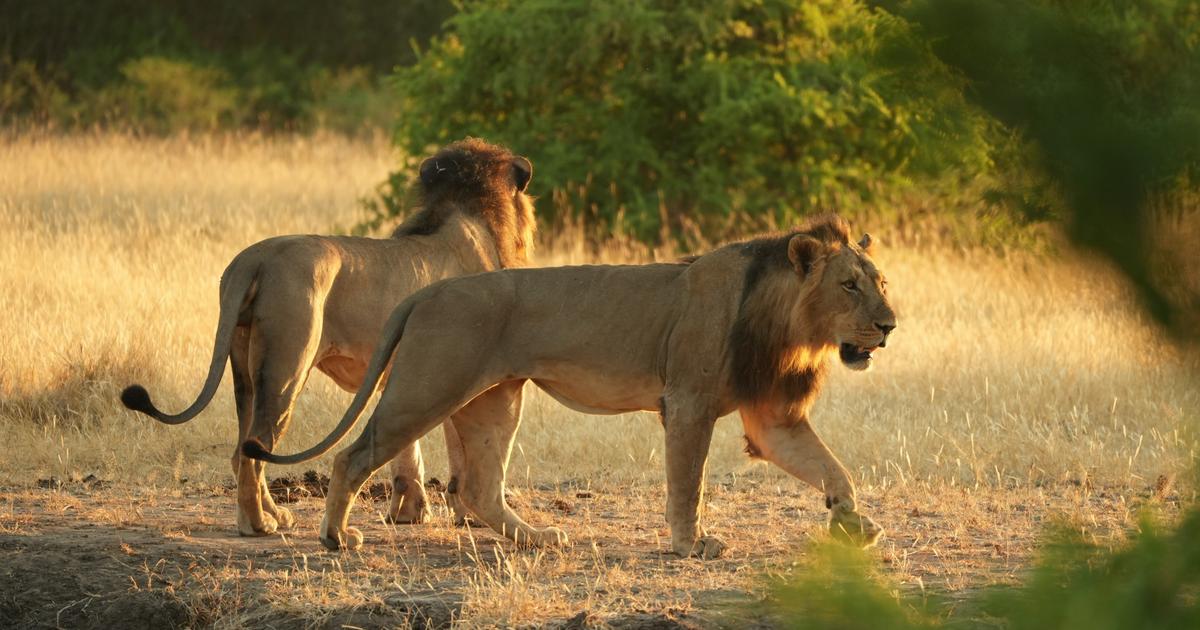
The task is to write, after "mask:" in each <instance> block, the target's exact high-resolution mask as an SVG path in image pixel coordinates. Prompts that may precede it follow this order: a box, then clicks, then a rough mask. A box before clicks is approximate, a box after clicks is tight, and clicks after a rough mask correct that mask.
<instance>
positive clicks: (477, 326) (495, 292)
mask: <svg viewBox="0 0 1200 630" xmlns="http://www.w3.org/2000/svg"><path fill="white" fill-rule="evenodd" d="M870 246H871V239H870V237H869V236H864V237H863V238H862V240H861V241H859V242H858V243H855V242H853V241H852V240H851V239H850V236H849V230H848V226H847V225H846V224H845V222H843V221H841V220H840V219H837V218H829V219H825V220H822V221H819V222H816V223H814V224H812V225H810V226H809V227H807V228H805V229H803V230H799V231H796V232H793V233H791V234H786V235H782V236H778V237H771V238H764V239H759V240H754V241H748V242H742V243H735V244H732V245H728V246H726V247H723V248H721V249H718V250H716V251H714V252H712V253H709V254H707V255H704V256H700V257H698V258H695V259H693V260H691V261H690V262H687V263H679V264H650V265H626V266H583V267H560V268H547V269H512V270H503V271H497V272H494V273H487V274H480V275H475V276H467V277H464V278H455V279H451V280H447V281H445V282H440V283H438V284H435V285H432V286H430V287H428V288H426V289H423V290H421V291H419V292H417V293H416V294H414V295H413V296H412V297H410V298H409V299H407V300H405V301H404V302H403V303H402V304H400V306H398V307H397V308H396V310H395V311H394V312H393V313H392V316H391V318H390V319H389V320H388V323H387V324H386V325H385V326H384V331H383V335H382V338H381V340H380V344H379V346H378V348H377V349H376V351H375V354H374V356H373V357H372V358H371V363H370V366H369V368H368V371H367V374H366V375H365V376H364V379H363V380H364V385H363V387H362V388H361V389H360V390H359V392H358V394H357V395H356V396H355V399H354V402H353V403H352V404H351V406H350V408H349V409H348V410H347V412H346V414H345V415H344V416H343V418H342V422H341V423H340V424H339V425H338V427H337V428H335V429H334V431H333V433H331V434H330V435H329V436H328V437H327V438H325V439H324V440H323V441H322V442H321V443H319V444H317V445H316V446H314V447H312V448H310V449H308V450H306V451H304V452H302V453H299V454H297V455H290V456H278V455H274V454H272V453H270V452H268V451H269V446H268V445H266V444H260V443H258V442H255V441H253V440H250V441H247V442H246V444H245V445H244V447H243V448H244V452H245V454H246V455H248V456H249V457H254V458H260V459H264V460H267V461H271V462H278V463H296V462H300V461H305V460H307V459H310V458H312V457H316V456H318V455H320V454H321V453H324V452H326V451H328V450H329V449H330V448H332V447H333V446H334V445H335V444H336V443H337V442H338V441H339V440H341V438H342V437H344V436H345V434H346V433H347V432H348V431H349V430H350V428H351V427H352V426H353V425H354V424H355V422H356V421H357V418H358V416H359V415H360V414H361V413H362V411H363V408H364V406H365V405H366V402H367V400H368V399H369V398H370V396H371V393H372V390H373V389H374V387H375V386H376V384H377V383H378V382H379V380H380V378H381V376H382V374H383V372H384V370H385V368H386V366H387V365H388V364H389V362H391V361H394V364H395V365H396V366H397V370H399V371H398V372H397V373H395V374H394V375H393V377H392V378H391V379H390V380H389V381H388V383H387V385H386V387H385V388H384V390H383V393H382V395H381V398H380V401H379V404H378V406H377V407H376V409H375V411H374V413H373V414H372V415H371V418H370V419H369V420H368V422H367V426H366V428H365V429H364V431H363V433H362V435H361V436H360V437H359V438H358V439H356V440H355V441H354V442H353V443H352V444H351V445H350V446H349V447H347V448H346V449H345V450H344V451H342V452H341V453H339V454H338V456H337V458H336V460H335V461H334V465H333V471H332V475H331V481H330V487H329V493H328V495H327V498H326V509H325V518H324V521H323V523H322V525H321V530H320V537H321V540H322V542H323V543H324V544H325V545H326V546H327V547H329V548H332V549H337V548H354V547H357V546H358V545H360V544H361V543H362V534H361V532H359V530H357V529H355V528H352V527H348V517H349V510H350V507H351V505H352V503H353V500H354V496H355V494H356V493H357V491H358V489H359V488H360V486H361V485H362V484H363V483H364V482H365V481H366V480H367V479H368V478H369V477H370V475H371V474H372V472H374V471H375V470H376V469H377V468H379V467H380V466H382V465H383V464H384V463H386V462H387V461H388V460H389V459H391V458H393V457H395V456H396V455H397V454H398V453H401V452H403V451H404V449H406V448H409V445H411V444H412V443H413V442H414V441H415V440H417V439H418V438H419V437H420V436H421V435H423V434H424V433H425V432H427V431H429V430H430V429H431V428H433V427H434V426H436V425H437V424H438V423H439V422H440V421H441V419H442V418H445V417H447V416H450V417H452V418H453V424H454V427H455V429H456V430H457V432H458V435H459V437H460V439H461V441H462V447H463V461H464V464H465V466H466V473H465V475H464V477H463V479H464V480H465V481H464V483H462V484H460V488H459V491H460V493H461V498H462V500H463V501H464V502H465V503H466V505H467V506H468V507H469V508H470V509H471V511H472V512H473V513H474V514H475V515H476V516H478V517H479V518H480V519H481V520H482V521H483V522H485V523H487V524H488V525H489V526H490V527H491V528H492V529H494V530H495V531H497V532H499V533H501V534H503V535H505V536H507V537H509V538H510V539H512V540H514V541H516V542H518V543H520V544H526V545H534V546H547V545H562V544H565V543H566V541H567V537H566V534H564V533H563V532H562V531H561V530H559V529H557V528H554V527H546V528H536V527H533V526H531V525H529V524H528V523H526V522H525V521H524V520H523V519H522V518H521V517H520V516H519V515H517V514H516V513H515V512H514V511H513V510H512V509H511V508H510V507H509V506H508V505H507V503H506V502H505V500H504V485H505V475H506V469H507V465H508V458H509V451H510V449H511V447H512V441H513V436H514V435H515V432H516V430H517V426H518V424H519V422H520V413H521V409H520V404H519V392H520V391H521V387H522V385H523V384H524V382H525V381H526V380H532V381H533V382H534V383H535V384H536V385H537V386H538V387H540V388H542V389H543V390H545V391H546V392H548V393H549V394H550V395H551V396H553V397H554V398H556V399H558V400H559V401H560V402H562V403H564V404H566V405H568V406H570V407H573V408H575V409H578V410H581V411H585V412H590V413H621V412H627V411H634V410H651V411H658V412H660V413H661V414H662V419H663V427H664V430H665V440H666V447H665V453H666V468H667V494H668V499H667V522H668V524H669V525H670V527H671V547H672V549H673V550H674V551H675V552H676V553H678V554H680V555H699V556H701V557H705V558H711V557H715V556H717V555H719V554H720V553H721V552H722V550H723V549H724V548H725V543H724V542H723V541H720V540H718V539H716V538H715V537H712V536H709V535H707V534H706V532H705V531H704V529H703V528H702V527H701V525H700V522H699V505H700V502H701V501H702V497H703V492H704V469H705V461H706V459H707V454H708V449H709V442H710V441H711V438H712V433H713V426H714V424H715V422H716V420H717V418H719V417H720V416H723V415H726V414H729V413H732V412H733V411H734V410H740V411H741V416H742V423H743V426H744V429H745V435H746V440H747V443H748V448H747V450H748V451H749V452H750V453H751V454H752V455H753V456H756V457H761V458H763V459H766V460H768V461H771V462H773V463H775V464H777V465H779V466H780V467H782V468H783V469H784V470H786V471H788V472H789V473H791V474H792V475H794V476H796V477H798V478H800V479H802V480H804V481H805V482H807V483H809V484H811V485H812V486H814V487H816V488H818V489H820V490H821V491H822V492H823V493H824V495H825V503H826V506H827V507H828V508H829V509H830V511H831V529H832V530H833V532H834V533H835V535H839V536H842V537H845V538H849V539H851V540H854V541H855V542H857V543H859V544H864V545H870V544H873V543H874V542H875V541H876V540H877V539H878V537H879V535H880V533H881V532H882V530H881V529H880V528H879V527H878V526H877V525H876V524H875V523H874V522H873V521H871V520H870V519H869V518H867V517H865V516H862V515H860V514H859V512H858V503H857V500H856V497H855V490H854V485H853V483H852V482H851V480H850V476H849V474H848V472H847V471H846V469H845V467H843V466H842V464H841V463H840V462H839V461H838V460H837V458H836V457H835V456H834V455H833V454H832V453H831V452H830V451H829V449H828V448H827V447H826V446H825V444H824V443H823V442H822V441H821V439H820V438H819V437H818V436H817V434H816V433H815V432H814V430H813V427H812V425H811V423H810V421H809V409H810V407H811V405H812V402H813V400H814V399H815V398H816V396H817V393H818V391H819V389H820V385H821V380H822V375H823V374H824V371H825V369H826V363H827V361H826V358H827V357H828V356H830V355H834V354H836V355H838V356H839V357H840V359H841V360H842V362H843V363H845V364H846V365H847V366H849V367H851V368H853V369H865V368H867V367H868V366H869V365H870V364H871V362H872V360H873V352H874V351H875V350H876V349H877V348H880V347H883V346H884V345H885V344H886V341H887V338H888V335H889V334H890V333H891V331H892V330H893V329H894V328H895V326H896V318H895V313H894V312H893V310H892V307H891V306H890V304H889V303H888V299H887V295H886V288H885V287H886V282H885V280H884V278H883V275H882V273H881V272H880V271H879V269H878V268H877V267H876V265H875V263H874V262H873V261H872V260H871V258H870V255H869V254H868V250H869V249H870ZM478 397H483V398H482V399H483V400H486V401H487V404H485V405H478V403H477V401H479V400H480V398H478ZM505 401H516V402H515V404H514V403H509V404H505ZM468 409H470V410H469V411H468Z"/></svg>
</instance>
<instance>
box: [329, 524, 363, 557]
mask: <svg viewBox="0 0 1200 630" xmlns="http://www.w3.org/2000/svg"><path fill="white" fill-rule="evenodd" d="M362 543H363V535H362V532H361V531H359V530H358V528H357V527H347V528H346V531H345V532H342V533H339V534H338V535H337V538H330V537H327V536H325V535H324V534H322V535H321V544H322V545H325V548H326V549H328V550H330V551H354V550H355V549H358V548H359V547H362Z"/></svg>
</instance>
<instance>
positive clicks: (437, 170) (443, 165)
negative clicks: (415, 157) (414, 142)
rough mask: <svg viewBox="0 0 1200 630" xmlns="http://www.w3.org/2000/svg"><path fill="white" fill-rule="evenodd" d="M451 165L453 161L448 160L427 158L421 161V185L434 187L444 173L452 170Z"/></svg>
mask: <svg viewBox="0 0 1200 630" xmlns="http://www.w3.org/2000/svg"><path fill="white" fill-rule="evenodd" d="M450 166H451V163H450V162H449V161H448V160H439V159H437V158H425V161H424V162H421V169H420V171H419V172H420V174H421V185H422V186H424V187H425V188H432V187H433V185H434V184H436V183H438V180H439V179H441V177H442V175H444V174H445V173H446V171H448V170H450Z"/></svg>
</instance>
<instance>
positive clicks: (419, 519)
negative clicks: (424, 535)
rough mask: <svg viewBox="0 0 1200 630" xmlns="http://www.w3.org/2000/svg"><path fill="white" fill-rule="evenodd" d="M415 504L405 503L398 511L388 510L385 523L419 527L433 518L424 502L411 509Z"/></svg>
mask: <svg viewBox="0 0 1200 630" xmlns="http://www.w3.org/2000/svg"><path fill="white" fill-rule="evenodd" d="M415 504H416V502H408V501H405V502H404V504H403V505H401V506H400V509H398V510H389V511H388V515H387V519H386V520H387V522H388V523H391V524H392V525H420V524H421V523H426V522H428V521H429V520H430V519H431V518H433V512H432V511H431V510H430V509H429V506H428V505H426V504H425V502H424V501H422V502H420V504H419V505H418V506H417V507H412V506H413V505H415Z"/></svg>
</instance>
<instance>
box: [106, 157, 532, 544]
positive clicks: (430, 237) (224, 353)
mask: <svg viewBox="0 0 1200 630" xmlns="http://www.w3.org/2000/svg"><path fill="white" fill-rule="evenodd" d="M532 174H533V167H532V165H531V164H530V163H529V160H527V159H525V158H524V157H520V156H516V155H513V154H512V153H511V152H510V151H509V150H508V149H505V148H503V147H499V146H495V145H491V144H488V143H486V142H483V141H481V140H477V139H467V140H463V141H461V142H457V143H454V144H451V145H449V146H447V147H445V148H444V149H442V150H441V151H439V152H438V153H437V154H436V155H434V156H433V157H430V158H428V159H426V160H425V161H424V162H423V163H422V164H421V167H420V177H419V182H417V183H416V184H415V187H414V193H415V195H416V198H417V201H418V205H417V211H416V212H415V213H414V214H413V215H412V216H411V217H410V218H409V219H408V220H407V221H405V222H404V223H403V224H401V225H400V226H399V227H398V228H396V230H395V232H394V233H393V234H392V238H390V239H371V238H353V237H329V236H282V237H277V238H270V239H267V240H265V241H262V242H259V243H256V244H254V245H251V246H250V247H248V248H246V249H245V250H244V251H242V252H241V253H240V254H238V255H237V256H236V257H235V258H234V259H233V262H231V263H230V264H229V267H227V268H226V269H225V273H224V274H223V275H222V277H221V288H220V294H221V314H220V319H219V320H218V323H217V334H216V342H215V344H214V348H213V356H212V363H211V365H210V366H209V370H208V378H207V380H206V381H205V383H204V388H203V390H202V391H201V393H200V396H199V398H197V400H196V401H195V402H194V403H192V405H191V406H190V407H188V408H187V409H186V410H184V411H183V412H181V413H178V414H174V415H171V414H166V413H163V412H161V411H159V410H158V409H157V408H155V406H154V405H153V404H152V403H151V402H150V397H149V394H148V393H147V392H146V390H145V389H144V388H143V387H141V386H140V385H133V386H130V387H128V388H126V389H125V391H124V392H122V394H121V401H122V402H123V403H124V404H125V406H126V407H128V408H130V409H133V410H136V411H140V412H142V413H145V414H147V415H149V416H151V417H153V418H155V419H157V420H159V421H160V422H165V423H167V424H180V423H183V422H187V421H188V420H191V419H192V418H193V417H195V416H196V415H197V414H198V413H199V412H200V411H201V410H202V409H204V407H205V406H207V405H208V403H209V401H211V400H212V397H213V394H214V393H215V392H216V390H217V387H218V385H219V384H220V381H221V376H222V373H223V372H224V363H225V360H226V358H228V359H229V363H230V365H231V367H232V369H233V380H234V396H235V398H236V401H237V414H238V425H239V440H238V442H239V443H240V442H241V441H243V440H246V439H255V440H259V441H261V442H263V443H264V444H267V445H273V444H275V443H276V442H277V441H278V440H279V439H281V438H282V437H283V434H284V432H285V431H286V430H287V427H288V423H289V421H290V418H291V413H292V406H293V403H294V402H295V400H296V397H297V396H298V395H299V393H300V390H301V388H303V387H304V383H305V381H306V380H307V378H308V375H309V372H310V371H311V370H312V368H313V367H316V368H317V369H318V370H320V371H322V372H324V373H325V374H327V375H328V376H329V377H330V378H332V379H333V380H334V382H336V383H337V384H338V385H339V386H341V387H342V388H343V389H345V390H347V391H351V392H353V391H357V390H358V389H359V386H360V385H361V384H362V383H363V376H364V373H365V372H366V367H367V359H368V358H369V357H370V352H371V350H372V349H373V348H374V346H375V341H376V339H377V337H378V336H379V332H380V330H381V329H382V328H383V324H384V322H385V321H386V320H387V316H388V314H389V313H391V311H392V309H393V308H394V307H395V306H396V305H397V304H398V303H399V302H400V301H401V300H403V299H404V298H406V297H408V296H409V295H411V294H412V293H413V292H414V291H416V290H418V289H420V288H422V287H425V286H427V285H429V284H431V283H433V282H436V281H438V280H441V279H443V278H449V277H452V276H461V275H464V274H469V273H476V272H482V271H488V270H493V269H497V268H505V267H516V266H523V265H525V264H526V262H527V261H526V258H527V254H528V252H529V250H530V249H531V247H532V239H533V232H534V229H535V220H534V216H533V205H532V202H531V200H530V198H529V197H528V196H527V195H526V194H525V189H526V187H527V186H528V185H529V180H530V177H531V176H532ZM438 336H439V337H440V333H439V334H438ZM381 376H382V375H381V374H374V375H373V376H372V380H371V381H370V385H371V387H369V388H368V391H369V392H371V391H374V388H375V386H376V384H377V381H378V380H379V379H380V378H381ZM519 402H520V395H519V393H518V392H508V391H497V392H496V393H495V394H489V395H487V396H484V397H481V398H480V399H479V400H477V401H475V402H474V403H472V404H471V405H470V406H469V407H467V408H464V409H463V410H462V413H469V414H477V413H478V411H475V410H477V409H490V408H492V407H496V406H499V407H505V406H508V405H512V404H519ZM472 417H474V416H472ZM446 441H447V450H448V451H449V453H450V464H451V474H452V481H451V485H452V486H454V485H456V483H455V481H454V476H455V475H457V474H458V470H459V469H461V461H460V459H459V455H461V447H460V446H459V442H458V438H457V436H456V435H454V433H453V427H452V425H450V424H449V423H447V424H446ZM393 455H394V456H395V459H394V461H393V462H392V472H393V475H392V478H393V479H392V483H393V486H392V487H393V491H392V504H391V507H390V509H389V511H388V515H389V518H390V519H392V520H393V521H395V522H420V521H423V520H425V519H426V518H427V517H428V514H429V508H428V507H427V502H426V497H425V490H424V488H423V484H422V477H423V473H424V470H423V465H422V461H421V453H420V450H419V446H418V445H417V444H416V443H412V444H407V445H405V448H402V449H400V450H398V451H397V452H396V453H393ZM233 470H234V475H235V476H236V477H237V483H238V514H237V524H238V531H239V532H240V533H241V534H243V535H245V536H262V535H267V534H271V533H273V532H274V531H276V528H278V527H282V528H287V527H290V526H291V525H292V524H293V523H294V519H293V518H292V515H291V514H290V513H289V512H288V510H286V509H284V508H282V507H278V506H276V505H275V503H274V502H273V501H272V500H271V495H270V493H269V492H268V491H267V485H266V476H265V472H264V464H263V463H262V462H258V461H254V460H251V459H244V458H242V457H241V455H240V450H235V452H234V456H233ZM460 483H461V482H460ZM457 510H458V508H457V506H456V511H457Z"/></svg>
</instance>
